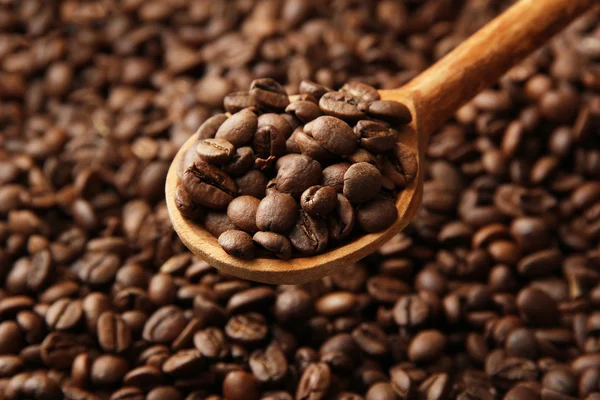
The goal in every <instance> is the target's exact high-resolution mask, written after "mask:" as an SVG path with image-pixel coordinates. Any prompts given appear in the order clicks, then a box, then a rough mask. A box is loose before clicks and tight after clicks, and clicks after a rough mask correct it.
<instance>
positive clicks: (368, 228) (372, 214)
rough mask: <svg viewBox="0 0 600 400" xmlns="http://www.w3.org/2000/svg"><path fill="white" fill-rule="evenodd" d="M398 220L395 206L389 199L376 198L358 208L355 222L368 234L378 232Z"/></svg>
mask: <svg viewBox="0 0 600 400" xmlns="http://www.w3.org/2000/svg"><path fill="white" fill-rule="evenodd" d="M396 219H398V210H397V209H396V205H395V204H394V202H393V201H392V200H390V199H387V198H383V197H378V198H376V199H374V200H371V201H369V202H367V203H364V204H362V205H361V206H359V207H358V210H357V212H356V220H357V222H358V224H359V225H360V227H361V228H362V229H363V230H364V231H365V232H368V233H373V232H380V231H382V230H384V229H387V228H388V227H390V226H391V225H392V224H393V223H394V222H395V221H396Z"/></svg>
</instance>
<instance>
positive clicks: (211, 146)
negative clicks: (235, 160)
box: [196, 138, 235, 165]
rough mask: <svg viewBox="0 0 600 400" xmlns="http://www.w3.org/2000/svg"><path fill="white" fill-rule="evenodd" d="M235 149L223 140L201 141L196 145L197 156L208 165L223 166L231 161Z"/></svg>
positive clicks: (209, 139)
mask: <svg viewBox="0 0 600 400" xmlns="http://www.w3.org/2000/svg"><path fill="white" fill-rule="evenodd" d="M234 150H235V148H234V146H233V145H232V144H231V143H229V142H228V141H227V140H225V139H217V138H208V139H202V140H200V141H199V142H198V144H197V145H196V153H198V156H199V157H200V158H201V159H202V160H204V161H206V162H207V163H209V164H213V165H223V164H225V163H226V162H227V161H229V160H230V159H231V157H232V156H233V152H234Z"/></svg>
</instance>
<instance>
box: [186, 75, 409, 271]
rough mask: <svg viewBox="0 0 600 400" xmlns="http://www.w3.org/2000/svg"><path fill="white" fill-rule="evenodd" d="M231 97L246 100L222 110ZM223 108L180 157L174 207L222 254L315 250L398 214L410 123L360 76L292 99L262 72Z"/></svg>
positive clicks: (313, 87)
mask: <svg viewBox="0 0 600 400" xmlns="http://www.w3.org/2000/svg"><path fill="white" fill-rule="evenodd" d="M234 98H235V99H245V100H244V102H243V106H244V107H228V104H229V103H231V101H232V99H234ZM240 104H241V103H240ZM229 105H231V104H229ZM224 106H225V108H226V109H229V110H230V112H231V113H230V115H229V116H227V115H225V116H219V117H218V118H217V117H214V118H210V119H208V120H207V121H206V122H205V123H204V125H202V126H200V128H199V133H200V134H198V135H197V136H198V142H197V143H196V144H195V145H194V146H192V148H191V150H190V154H189V156H186V157H184V160H183V162H182V164H183V165H181V166H180V167H181V168H180V170H181V171H182V173H181V181H180V184H179V187H178V188H177V191H176V195H177V201H176V204H177V207H178V208H179V211H180V212H181V214H182V215H183V216H184V217H185V218H188V219H190V220H192V221H193V222H195V223H198V224H204V225H205V227H206V228H207V230H208V231H209V232H211V233H213V234H215V235H217V237H218V241H219V244H220V245H221V246H222V247H223V249H224V250H225V251H226V252H227V253H228V254H230V255H232V256H234V257H240V258H245V259H251V258H254V257H279V258H283V259H289V258H291V257H303V256H311V255H315V254H319V253H322V252H324V251H326V250H327V249H329V248H331V247H336V246H339V245H342V244H344V243H346V242H347V241H349V240H352V239H353V238H354V237H356V236H359V235H363V234H367V233H376V232H380V231H382V230H385V229H386V228H388V227H389V226H390V225H392V224H393V223H394V221H395V220H396V219H397V218H398V215H397V211H396V208H395V206H394V200H395V197H396V196H397V195H398V193H399V192H400V191H401V190H402V189H403V188H404V187H406V185H408V184H410V183H411V182H412V181H413V180H414V179H415V177H416V174H417V159H416V155H415V154H414V153H413V152H412V150H410V149H409V148H408V147H406V146H404V145H403V144H402V143H400V142H399V141H398V132H399V130H400V129H402V126H403V125H406V124H407V123H409V122H410V121H411V117H410V112H409V111H408V109H407V108H406V107H405V106H404V105H402V104H400V103H396V102H393V101H383V100H380V98H379V94H378V92H377V90H376V89H375V88H373V87H371V86H369V85H365V84H363V83H358V82H349V83H347V84H345V85H344V86H343V87H342V88H341V89H340V90H339V91H332V90H330V89H328V88H326V87H324V86H321V85H319V84H317V83H314V82H309V81H304V82H303V83H302V84H301V85H300V94H298V95H293V96H288V94H287V93H286V91H285V89H284V87H283V86H281V85H280V84H278V83H277V82H276V81H274V80H272V79H267V78H264V79H258V80H255V81H253V82H252V84H251V86H250V90H249V91H248V92H236V93H234V94H231V95H229V96H227V97H225V104H224ZM216 215H221V217H220V218H221V220H222V222H221V223H220V224H221V225H223V229H216V228H215V224H214V220H215V218H214V216H216Z"/></svg>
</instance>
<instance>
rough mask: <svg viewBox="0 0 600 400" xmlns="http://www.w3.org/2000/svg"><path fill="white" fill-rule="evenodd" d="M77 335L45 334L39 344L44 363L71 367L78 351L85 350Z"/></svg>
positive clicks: (51, 365) (65, 367) (64, 367)
mask: <svg viewBox="0 0 600 400" xmlns="http://www.w3.org/2000/svg"><path fill="white" fill-rule="evenodd" d="M81 342H82V341H81V340H80V338H78V337H77V336H74V335H71V334H67V333H62V332H53V333H51V334H49V335H48V336H46V338H45V339H44V341H43V342H42V346H41V349H40V350H41V353H40V354H41V357H42V360H43V361H44V364H46V365H48V366H50V367H52V368H57V369H67V368H69V367H71V364H72V363H73V360H74V359H75V357H76V356H77V355H78V354H79V353H83V352H85V351H86V348H85V346H84V345H83V344H82V343H81Z"/></svg>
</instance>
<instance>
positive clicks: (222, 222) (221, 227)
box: [204, 211, 236, 238]
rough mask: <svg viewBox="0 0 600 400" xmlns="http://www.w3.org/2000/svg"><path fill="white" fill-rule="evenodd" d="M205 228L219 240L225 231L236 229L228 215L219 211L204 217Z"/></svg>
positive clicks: (208, 213)
mask: <svg viewBox="0 0 600 400" xmlns="http://www.w3.org/2000/svg"><path fill="white" fill-rule="evenodd" d="M204 227H205V228H206V230H207V231H209V232H210V233H211V234H212V235H213V236H215V237H217V238H218V237H219V236H221V234H222V233H223V232H225V231H229V230H234V229H236V226H235V225H234V224H233V222H231V220H230V219H229V217H228V216H227V213H225V212H217V211H210V212H207V213H206V216H205V217H204Z"/></svg>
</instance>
